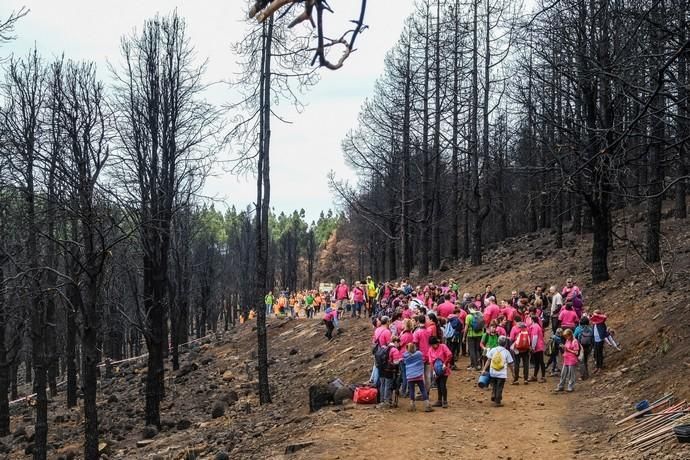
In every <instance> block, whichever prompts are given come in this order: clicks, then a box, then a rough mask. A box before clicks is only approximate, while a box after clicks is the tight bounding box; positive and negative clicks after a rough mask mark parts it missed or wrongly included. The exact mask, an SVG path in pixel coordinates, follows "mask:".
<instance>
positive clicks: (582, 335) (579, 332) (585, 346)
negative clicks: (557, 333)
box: [574, 316, 594, 380]
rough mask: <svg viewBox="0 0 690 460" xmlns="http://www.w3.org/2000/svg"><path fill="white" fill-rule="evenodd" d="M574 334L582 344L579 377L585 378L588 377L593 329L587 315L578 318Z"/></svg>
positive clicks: (592, 346)
mask: <svg viewBox="0 0 690 460" xmlns="http://www.w3.org/2000/svg"><path fill="white" fill-rule="evenodd" d="M574 335H575V338H576V339H577V341H578V342H580V346H582V362H581V364H582V367H581V369H582V371H581V373H580V374H581V378H582V380H587V379H588V378H589V357H590V355H591V354H592V349H593V348H594V329H593V328H592V326H590V325H589V318H588V317H586V316H583V317H582V318H581V319H580V324H579V325H578V326H577V328H575V332H574Z"/></svg>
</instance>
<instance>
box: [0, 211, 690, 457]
mask: <svg viewBox="0 0 690 460" xmlns="http://www.w3.org/2000/svg"><path fill="white" fill-rule="evenodd" d="M631 215H632V216H633V217H634V220H636V221H637V223H636V224H635V225H634V227H633V229H632V234H633V236H634V234H635V232H639V231H642V229H643V224H642V220H641V219H640V216H639V215H638V214H634V213H633V214H631ZM663 233H664V235H666V238H667V240H668V244H669V247H671V248H672V249H673V250H672V251H666V252H665V257H671V256H672V257H673V266H672V267H671V268H670V270H668V269H667V270H668V273H669V275H668V279H667V280H666V282H665V283H664V285H663V287H662V286H661V285H660V284H661V283H659V282H658V280H657V277H655V275H654V274H653V273H652V272H651V271H650V267H647V266H646V265H645V264H644V263H642V262H641V260H640V258H639V257H638V256H637V255H636V254H635V252H634V249H632V248H631V247H630V246H628V245H626V244H624V243H622V242H616V243H615V247H614V250H613V252H612V254H611V257H610V268H611V280H610V281H608V282H606V283H603V284H599V285H596V286H592V285H590V284H589V283H588V270H589V252H590V241H589V237H588V236H587V235H584V236H578V237H574V236H572V235H568V236H567V237H566V242H565V243H566V244H565V248H563V249H555V248H554V247H553V243H552V242H551V240H552V236H551V235H548V234H533V235H526V236H523V237H520V238H515V239H513V240H511V241H509V242H507V243H506V244H504V245H501V246H500V247H495V248H493V249H491V250H490V251H489V252H488V254H487V258H486V259H487V261H486V264H485V265H483V266H481V267H469V266H467V265H464V264H460V265H458V266H455V267H452V268H451V269H450V270H448V271H445V272H443V273H437V274H435V275H434V278H435V279H439V280H440V279H444V278H449V277H454V278H455V279H457V280H459V281H460V285H461V289H462V290H463V291H469V292H479V291H481V289H482V287H483V286H484V285H485V284H486V283H492V284H493V286H494V288H495V290H496V291H497V292H498V293H499V295H507V294H509V293H510V290H511V289H513V288H522V289H527V288H528V287H529V286H532V285H534V284H537V283H539V284H541V283H544V284H558V285H560V284H562V283H563V281H564V280H565V278H566V277H568V276H573V277H574V278H575V279H576V280H577V282H578V284H579V285H580V286H581V287H582V288H583V291H584V293H585V299H586V304H587V305H588V307H589V308H600V309H602V310H604V311H605V312H606V313H607V314H608V315H609V326H610V327H612V328H613V329H614V330H615V331H616V332H617V338H618V340H619V341H620V342H621V344H622V346H623V351H622V352H619V353H614V352H611V349H610V348H607V361H606V368H607V369H606V372H604V373H603V374H599V375H597V376H596V377H594V378H592V379H590V380H589V381H587V382H579V383H578V385H577V388H576V392H575V393H574V394H572V395H554V394H553V393H552V392H551V390H552V389H553V384H554V382H553V379H550V381H549V383H547V384H542V385H537V384H535V385H530V386H529V387H524V386H522V385H521V386H519V387H509V388H507V389H506V407H505V408H500V409H498V410H499V411H502V412H492V411H491V410H487V409H488V408H485V407H484V406H485V405H487V403H488V401H487V400H488V395H487V394H486V392H483V391H481V390H479V389H477V387H476V386H475V384H474V382H475V381H476V375H475V374H473V373H469V372H467V371H465V370H464V366H463V367H462V369H463V370H461V371H458V372H455V373H454V374H453V375H452V376H451V381H450V395H451V397H450V399H451V408H450V409H448V410H447V411H441V413H439V414H434V415H433V417H434V418H427V419H424V416H426V415H429V414H419V413H418V414H415V415H413V416H412V417H414V418H409V417H410V416H409V415H407V412H406V411H404V409H402V408H401V409H393V410H390V411H385V412H382V411H377V410H358V409H368V407H360V406H352V405H346V406H337V407H331V408H326V409H322V410H320V411H318V412H316V413H309V406H308V404H309V398H308V388H309V386H310V385H313V384H319V383H326V382H329V381H331V380H333V379H335V378H340V379H342V380H343V381H345V382H348V383H362V382H364V381H366V380H367V378H368V373H369V370H370V368H371V355H370V349H369V345H368V342H369V337H370V334H371V326H370V325H369V324H368V322H367V321H365V320H359V321H357V320H346V321H344V333H343V334H342V335H340V336H338V337H336V338H335V339H334V340H333V341H331V342H327V341H326V340H325V339H324V337H323V332H324V331H323V326H322V325H321V323H320V322H319V321H308V320H294V321H293V320H271V321H270V324H269V328H268V331H269V344H270V362H271V366H270V376H271V386H272V395H273V404H270V405H267V406H264V407H261V406H259V404H258V396H257V393H256V390H257V382H256V371H255V359H256V356H255V352H254V343H255V331H254V330H253V324H252V323H251V322H250V323H247V324H244V325H240V326H238V327H237V328H236V329H235V330H233V331H229V332H227V333H225V334H222V335H218V336H217V337H214V338H212V339H208V340H206V341H205V342H202V343H199V344H196V345H194V346H193V347H192V349H191V350H190V351H188V352H186V353H185V354H184V355H183V362H182V368H181V369H180V370H179V371H177V372H171V371H170V372H168V374H167V381H166V383H167V389H168V394H167V397H166V399H165V401H164V403H163V406H162V415H163V428H162V431H161V432H160V433H158V432H157V431H156V430H155V429H152V428H147V427H145V426H144V425H143V419H144V416H143V405H144V398H143V389H144V375H145V367H144V364H143V363H130V364H127V365H123V366H121V367H119V368H117V369H115V375H114V377H113V378H110V379H103V381H102V382H101V387H100V394H101V400H100V402H99V411H100V412H99V414H100V420H101V430H102V436H103V444H102V446H103V453H104V455H103V457H104V458H112V459H154V458H156V459H195V458H200V459H206V458H217V459H223V458H232V459H265V458H305V459H307V458H310V459H311V458H340V459H351V458H371V456H372V455H373V453H372V452H374V451H376V452H378V451H379V450H380V448H381V447H380V446H381V445H382V444H381V443H382V439H384V441H385V442H387V443H390V442H392V441H394V443H393V444H394V445H395V446H397V447H398V448H399V449H398V450H400V449H402V452H404V453H407V454H409V455H411V456H428V455H429V454H431V455H439V454H441V455H443V454H445V453H449V454H450V453H452V452H455V453H458V452H464V456H462V458H474V456H475V455H476V456H477V457H479V456H480V455H484V454H487V455H489V456H490V457H492V458H494V457H495V458H500V457H503V458H507V457H508V456H512V458H527V457H533V458H546V457H551V456H558V455H559V452H560V453H561V454H562V452H563V451H564V450H567V451H569V452H576V453H577V454H578V455H579V456H580V457H583V456H584V457H586V458H602V459H604V458H634V459H637V458H678V459H681V458H690V450H688V447H682V446H679V445H677V444H676V443H675V441H673V442H669V443H666V444H663V445H661V446H659V447H658V448H657V449H656V450H652V451H650V452H647V453H645V454H641V453H639V452H637V451H631V450H628V449H626V448H625V444H626V441H627V439H626V438H625V436H614V434H615V432H616V430H615V426H614V422H615V421H616V420H618V419H620V418H622V417H623V416H625V415H628V414H630V413H632V408H633V404H634V403H635V402H637V401H640V400H642V399H649V400H654V399H657V398H658V397H660V396H661V395H662V394H664V393H667V392H674V393H675V394H676V397H677V398H678V399H690V385H688V383H687V382H688V381H690V359H689V358H688V356H687V350H688V345H687V344H688V337H689V336H690V332H689V331H690V317H689V316H688V312H690V296H688V295H687V294H686V286H688V284H689V283H688V282H689V281H690V273H689V271H688V269H689V267H690V229H688V228H687V224H686V223H684V222H677V221H674V220H672V219H668V220H665V221H664V224H663ZM630 234H631V232H630V230H629V233H628V235H629V236H630ZM652 268H654V269H657V270H658V266H657V267H652ZM525 409H528V410H530V413H531V414H533V415H534V419H533V420H532V422H530V423H527V424H525V425H524V428H522V427H521V428H519V429H520V431H521V432H522V433H526V434H525V435H524V437H523V441H524V442H521V443H518V444H519V445H518V446H517V447H516V446H513V443H511V447H510V450H506V449H508V445H507V444H505V443H502V441H501V440H500V439H496V437H495V436H492V435H491V433H495V427H496V426H500V425H501V424H502V423H505V422H506V420H512V419H513V418H514V417H516V415H515V414H519V413H521V411H524V410H525ZM478 415H481V416H480V417H478V418H477V416H478ZM468 417H474V420H479V421H477V422H476V423H475V424H474V425H471V426H470V425H467V424H466V423H464V421H465V420H468ZM81 423H82V417H81V415H80V412H79V410H76V409H75V410H71V411H68V410H66V409H65V408H64V395H63V394H60V396H59V398H58V399H56V400H55V401H53V402H51V405H50V429H49V431H50V433H49V442H50V445H51V451H50V457H51V458H80V455H81V442H82V434H81ZM510 423H512V422H510ZM521 423H522V422H521ZM483 424H486V425H483ZM497 424H498V425H497ZM31 425H32V408H31V407H30V406H27V405H19V406H15V407H13V418H12V428H13V431H14V434H13V435H12V436H9V437H7V438H4V439H0V452H2V454H3V455H7V457H8V458H11V459H20V458H22V459H23V458H27V457H28V455H29V453H30V452H31V442H32V438H33V435H32V428H31ZM430 426H437V427H442V428H440V429H439V430H431V431H432V432H433V435H426V436H425V437H420V436H419V433H420V430H422V431H421V432H425V431H424V430H425V428H428V427H430ZM374 427H375V428H374ZM426 431H429V430H426ZM382 433H397V435H396V437H394V438H393V439H389V438H387V437H384V436H383V434H382ZM429 436H430V437H429ZM504 444H505V445H504ZM466 449H469V450H466ZM382 452H389V451H382ZM395 452H397V451H395V450H394V451H393V452H389V453H391V455H390V456H387V454H384V455H379V458H396V457H397V454H396V453H395ZM458 458H460V457H458Z"/></svg>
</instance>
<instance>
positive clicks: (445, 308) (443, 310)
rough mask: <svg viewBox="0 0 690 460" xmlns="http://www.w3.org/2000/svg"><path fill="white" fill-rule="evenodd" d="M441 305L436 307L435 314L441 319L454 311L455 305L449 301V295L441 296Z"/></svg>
mask: <svg viewBox="0 0 690 460" xmlns="http://www.w3.org/2000/svg"><path fill="white" fill-rule="evenodd" d="M443 300H444V301H443V303H442V304H441V305H439V306H438V308H437V309H436V312H437V313H438V316H440V317H441V318H448V317H449V316H450V315H452V314H453V311H455V304H454V303H453V302H451V301H450V294H445V295H444V296H443Z"/></svg>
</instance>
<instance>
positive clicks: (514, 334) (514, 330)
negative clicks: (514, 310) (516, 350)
mask: <svg viewBox="0 0 690 460" xmlns="http://www.w3.org/2000/svg"><path fill="white" fill-rule="evenodd" d="M521 330H522V329H520V328H519V327H517V326H516V327H514V328H512V329H511V330H510V341H511V343H512V342H515V337H517V335H518V334H519V333H520V331H521Z"/></svg>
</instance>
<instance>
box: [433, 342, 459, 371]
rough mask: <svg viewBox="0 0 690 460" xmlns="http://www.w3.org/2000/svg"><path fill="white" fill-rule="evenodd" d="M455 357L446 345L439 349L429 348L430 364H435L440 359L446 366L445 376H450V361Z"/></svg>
mask: <svg viewBox="0 0 690 460" xmlns="http://www.w3.org/2000/svg"><path fill="white" fill-rule="evenodd" d="M452 357H453V353H451V351H450V349H449V348H448V347H447V346H446V345H445V344H443V343H442V344H440V345H439V346H438V348H437V349H435V350H434V347H429V351H428V361H427V362H429V363H432V364H433V363H435V362H436V360H437V359H440V360H441V362H442V363H443V364H445V365H446V370H445V371H444V372H443V375H446V376H448V375H450V360H451V358H452Z"/></svg>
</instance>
